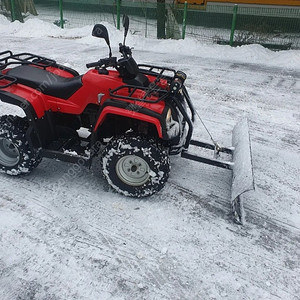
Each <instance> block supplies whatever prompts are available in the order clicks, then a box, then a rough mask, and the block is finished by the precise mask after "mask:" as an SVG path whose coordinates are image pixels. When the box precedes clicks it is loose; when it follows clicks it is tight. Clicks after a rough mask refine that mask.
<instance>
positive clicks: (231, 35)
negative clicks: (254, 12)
mask: <svg viewBox="0 0 300 300" xmlns="http://www.w3.org/2000/svg"><path fill="white" fill-rule="evenodd" d="M237 11H238V5H237V4H235V5H234V6H233V16H232V25H231V34H230V46H233V38H234V31H235V26H236V16H237Z"/></svg>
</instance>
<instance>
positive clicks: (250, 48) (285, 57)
mask: <svg viewBox="0 0 300 300" xmlns="http://www.w3.org/2000/svg"><path fill="white" fill-rule="evenodd" d="M103 24H104V25H105V26H106V27H107V29H108V31H109V34H110V39H111V45H112V46H113V47H116V46H117V45H118V44H119V43H120V42H121V41H122V40H123V32H122V31H120V30H117V29H116V28H115V27H114V26H113V25H111V24H109V23H107V22H103ZM92 27H93V26H85V27H82V28H72V29H61V28H59V27H58V26H56V25H54V24H51V23H47V22H44V21H41V20H39V19H38V18H30V19H28V20H27V21H26V22H25V23H24V24H22V23H20V22H18V21H16V22H13V23H10V22H9V21H8V20H7V19H6V18H5V17H3V16H0V33H1V35H6V36H7V35H11V36H16V37H36V38H43V37H53V38H62V39H77V40H78V43H83V44H87V45H90V46H91V45H93V46H98V47H99V46H100V45H101V43H99V39H96V38H94V37H92V35H91V32H92ZM127 44H128V45H130V46H132V47H134V48H135V49H136V50H140V51H149V49H153V47H154V46H155V50H156V52H157V53H174V54H185V55H186V56H187V57H188V56H192V57H199V59H220V60H222V59H226V60H231V61H237V62H245V61H247V62H248V63H253V64H264V65H268V66H277V67H285V68H291V69H300V51H299V50H289V51H280V52H274V51H271V50H268V49H266V48H264V47H262V46H260V45H245V46H241V47H236V48H232V47H229V46H226V45H225V46H224V45H209V44H203V43H201V42H199V41H197V40H195V39H192V38H187V39H185V40H157V39H149V38H148V39H147V38H144V37H141V36H135V35H132V34H130V33H129V36H128V39H127Z"/></svg>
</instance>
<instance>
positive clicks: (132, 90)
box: [109, 85, 169, 103]
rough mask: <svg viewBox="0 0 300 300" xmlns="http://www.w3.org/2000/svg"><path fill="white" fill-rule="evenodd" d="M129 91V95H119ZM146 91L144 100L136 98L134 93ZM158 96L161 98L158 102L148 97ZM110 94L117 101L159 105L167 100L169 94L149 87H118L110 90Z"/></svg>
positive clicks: (154, 87) (155, 87)
mask: <svg viewBox="0 0 300 300" xmlns="http://www.w3.org/2000/svg"><path fill="white" fill-rule="evenodd" d="M125 89H128V95H120V94H118V92H119V91H121V90H125ZM139 90H140V91H144V92H145V95H144V96H143V97H142V98H137V97H134V96H133V95H134V93H135V92H136V91H139ZM154 93H155V94H156V95H157V94H158V95H159V97H158V99H157V100H149V99H147V98H148V97H151V96H152V95H153V94H154ZM109 94H110V96H111V97H112V98H115V99H116V98H117V99H124V100H131V101H140V102H145V103H157V102H159V101H161V100H163V99H165V98H166V97H167V96H168V95H169V92H168V91H167V90H163V89H160V88H158V87H157V86H156V85H155V86H149V87H140V86H139V87H137V86H135V85H122V86H119V87H117V88H116V89H113V90H110V91H109Z"/></svg>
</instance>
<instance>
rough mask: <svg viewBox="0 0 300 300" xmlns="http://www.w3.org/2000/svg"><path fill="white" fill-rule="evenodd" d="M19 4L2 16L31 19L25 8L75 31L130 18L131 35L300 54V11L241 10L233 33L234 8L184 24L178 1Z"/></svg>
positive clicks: (5, 2) (8, 5) (191, 15)
mask: <svg viewBox="0 0 300 300" xmlns="http://www.w3.org/2000/svg"><path fill="white" fill-rule="evenodd" d="M19 2H20V1H19V0H1V11H2V13H3V14H6V15H7V16H8V17H11V18H12V19H13V20H14V19H15V18H16V16H20V15H21V17H22V19H23V17H24V16H25V19H26V13H27V14H28V10H29V9H27V10H25V11H24V7H27V8H29V7H30V8H31V11H32V10H33V9H36V10H37V13H38V17H39V18H40V19H42V20H44V21H49V22H52V23H55V24H57V25H58V26H61V27H73V28H74V27H79V26H84V25H93V24H95V23H98V22H101V21H107V22H110V23H113V24H115V26H118V25H119V23H120V17H121V16H122V15H123V14H128V15H129V16H130V21H131V24H130V30H131V33H133V34H137V35H143V36H145V37H159V38H176V39H178V38H182V37H183V36H192V37H194V38H197V39H198V40H201V41H203V42H214V43H219V44H229V43H230V36H231V37H232V40H231V42H232V43H231V44H232V45H244V44H253V43H258V44H262V45H264V46H267V47H269V48H275V49H289V48H294V49H300V7H283V6H257V5H256V6H255V5H251V6H249V5H248V6H247V5H239V6H238V9H237V15H236V22H235V24H234V25H235V26H234V27H233V26H232V25H233V22H232V20H233V16H234V6H233V4H217V3H208V5H207V6H206V7H198V8H199V9H197V7H195V6H194V7H190V6H188V7H187V11H186V24H183V19H184V6H176V4H174V3H170V2H172V1H166V3H157V1H151V0H122V1H121V0H114V1H107V0H102V1H96V0H85V1H83V0H60V1H57V0H43V1H41V0H36V1H34V5H33V0H25V1H23V3H25V4H26V5H25V6H24V5H22V7H21V5H20V4H19ZM12 3H14V5H12ZM59 3H60V4H61V5H59ZM23 6H24V7H23ZM12 8H14V10H15V11H13V10H12ZM60 8H61V10H60ZM29 12H30V10H29ZM183 28H184V33H183V32H182V29H183Z"/></svg>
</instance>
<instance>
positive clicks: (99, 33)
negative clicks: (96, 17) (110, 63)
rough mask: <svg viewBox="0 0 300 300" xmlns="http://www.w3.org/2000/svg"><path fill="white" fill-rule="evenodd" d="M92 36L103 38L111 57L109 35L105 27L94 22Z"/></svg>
mask: <svg viewBox="0 0 300 300" xmlns="http://www.w3.org/2000/svg"><path fill="white" fill-rule="evenodd" d="M92 36H94V37H98V38H101V39H104V40H105V42H106V44H107V46H108V48H109V57H112V52H111V47H110V41H109V35H108V31H107V28H106V27H105V26H104V25H102V24H96V25H95V26H94V28H93V31H92Z"/></svg>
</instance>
